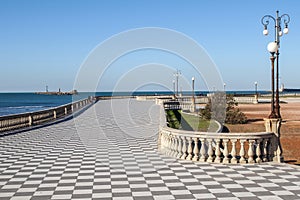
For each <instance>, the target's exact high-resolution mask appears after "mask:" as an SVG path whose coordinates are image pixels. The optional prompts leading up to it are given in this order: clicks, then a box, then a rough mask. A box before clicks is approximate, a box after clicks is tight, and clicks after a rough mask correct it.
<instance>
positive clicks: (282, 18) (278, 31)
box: [261, 11, 290, 118]
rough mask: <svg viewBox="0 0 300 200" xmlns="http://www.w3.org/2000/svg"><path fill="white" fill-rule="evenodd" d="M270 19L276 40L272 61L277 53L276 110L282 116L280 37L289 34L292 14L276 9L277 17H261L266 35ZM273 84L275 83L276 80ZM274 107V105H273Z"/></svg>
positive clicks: (278, 115) (277, 115) (277, 114)
mask: <svg viewBox="0 0 300 200" xmlns="http://www.w3.org/2000/svg"><path fill="white" fill-rule="evenodd" d="M270 19H272V20H273V21H274V23H275V42H274V43H276V51H274V52H273V55H272V56H271V61H272V57H274V54H276V58H274V59H276V101H275V103H276V105H275V108H276V111H275V112H276V117H277V118H281V115H280V105H279V48H280V37H281V36H282V35H283V33H284V34H288V32H289V29H288V23H289V22H290V16H289V15H287V14H283V15H281V16H279V11H276V18H274V17H273V16H271V15H265V16H264V17H263V18H262V19H261V23H262V24H263V25H264V30H263V34H264V35H268V34H269V31H268V25H269V23H270ZM282 22H283V23H284V29H283V31H282V27H281V24H282ZM270 44H271V43H270ZM270 44H269V45H270ZM269 45H268V50H269ZM272 47H273V48H275V45H274V44H272V45H271V46H270V50H272ZM270 50H269V51H270ZM273 50H274V49H273ZM270 52H271V51H270ZM271 54H272V52H271ZM272 76H274V74H272ZM272 84H274V82H273V83H272ZM273 103H274V102H273ZM272 107H273V105H272Z"/></svg>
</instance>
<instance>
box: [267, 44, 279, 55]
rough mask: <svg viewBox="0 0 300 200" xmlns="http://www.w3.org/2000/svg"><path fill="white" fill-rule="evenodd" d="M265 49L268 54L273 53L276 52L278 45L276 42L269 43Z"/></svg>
mask: <svg viewBox="0 0 300 200" xmlns="http://www.w3.org/2000/svg"><path fill="white" fill-rule="evenodd" d="M267 48H268V51H269V52H270V53H275V52H277V50H278V45H277V43H276V42H270V43H269V44H268V47H267Z"/></svg>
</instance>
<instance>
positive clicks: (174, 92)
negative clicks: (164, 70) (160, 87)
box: [173, 80, 175, 96]
mask: <svg viewBox="0 0 300 200" xmlns="http://www.w3.org/2000/svg"><path fill="white" fill-rule="evenodd" d="M173 95H174V96H175V80H173Z"/></svg>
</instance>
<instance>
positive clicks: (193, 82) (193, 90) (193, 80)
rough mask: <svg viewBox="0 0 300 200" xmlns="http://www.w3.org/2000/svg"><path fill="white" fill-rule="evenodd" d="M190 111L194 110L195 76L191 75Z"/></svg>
mask: <svg viewBox="0 0 300 200" xmlns="http://www.w3.org/2000/svg"><path fill="white" fill-rule="evenodd" d="M192 112H195V77H192Z"/></svg>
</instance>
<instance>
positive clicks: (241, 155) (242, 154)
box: [240, 140, 247, 163]
mask: <svg viewBox="0 0 300 200" xmlns="http://www.w3.org/2000/svg"><path fill="white" fill-rule="evenodd" d="M245 141H246V140H240V144H241V149H240V157H241V158H240V163H247V161H246V159H245V147H244V144H245Z"/></svg>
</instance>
